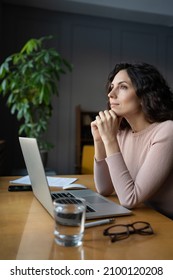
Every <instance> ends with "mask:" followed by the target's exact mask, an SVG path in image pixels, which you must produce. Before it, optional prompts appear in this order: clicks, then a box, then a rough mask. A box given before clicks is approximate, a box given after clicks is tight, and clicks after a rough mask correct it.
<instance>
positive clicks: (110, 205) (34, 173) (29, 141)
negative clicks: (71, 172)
mask: <svg viewBox="0 0 173 280" xmlns="http://www.w3.org/2000/svg"><path fill="white" fill-rule="evenodd" d="M19 142H20V146H21V149H22V153H23V157H24V161H25V164H26V168H27V172H28V175H29V177H30V181H31V185H32V190H33V193H34V195H35V197H36V198H37V199H38V201H39V202H40V203H41V204H42V206H43V207H44V208H45V209H46V210H47V211H48V213H49V214H50V215H51V216H52V217H53V218H54V214H53V200H54V199H56V198H59V197H60V198H61V197H62V198H64V197H68V198H70V197H81V198H84V199H85V200H86V206H87V207H86V208H87V210H86V219H97V218H105V217H116V216H124V215H130V214H131V213H132V212H131V211H130V210H129V209H126V208H125V207H123V206H121V205H119V204H117V203H115V202H112V201H111V200H109V199H108V198H106V197H104V196H102V195H100V194H99V193H97V192H95V191H92V190H90V189H79V190H60V191H56V192H55V191H54V192H51V191H50V187H49V185H48V182H47V177H46V174H45V170H44V167H43V163H42V160H41V156H40V152H39V148H38V144H37V140H36V139H35V138H27V137H19Z"/></svg>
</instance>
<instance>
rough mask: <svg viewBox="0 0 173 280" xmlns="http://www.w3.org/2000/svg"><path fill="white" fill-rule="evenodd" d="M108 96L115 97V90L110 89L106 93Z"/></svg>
mask: <svg viewBox="0 0 173 280" xmlns="http://www.w3.org/2000/svg"><path fill="white" fill-rule="evenodd" d="M108 97H109V98H117V94H116V90H115V89H114V90H111V91H110V92H109V93H108Z"/></svg>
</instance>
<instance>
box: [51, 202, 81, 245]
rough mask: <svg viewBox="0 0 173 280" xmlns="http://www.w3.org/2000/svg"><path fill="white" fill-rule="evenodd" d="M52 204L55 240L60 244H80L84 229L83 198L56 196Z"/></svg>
mask: <svg viewBox="0 0 173 280" xmlns="http://www.w3.org/2000/svg"><path fill="white" fill-rule="evenodd" d="M53 205H54V217H55V230H54V236H55V242H56V243H57V244H59V245H62V246H79V245H81V244H82V240H83V235H84V229H85V213H86V202H85V199H83V198H58V199H56V200H54V202H53Z"/></svg>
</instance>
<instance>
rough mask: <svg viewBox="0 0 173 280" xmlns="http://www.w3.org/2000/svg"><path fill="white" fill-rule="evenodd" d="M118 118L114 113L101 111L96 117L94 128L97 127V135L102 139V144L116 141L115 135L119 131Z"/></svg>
mask: <svg viewBox="0 0 173 280" xmlns="http://www.w3.org/2000/svg"><path fill="white" fill-rule="evenodd" d="M119 124H120V118H118V117H117V115H116V114H115V112H114V111H112V110H109V111H108V110H105V111H104V112H103V111H101V112H100V113H99V115H98V116H97V117H96V121H95V126H96V127H97V130H98V131H97V135H99V137H100V138H101V139H102V141H103V143H104V144H106V143H108V142H112V141H115V140H116V135H117V132H118V129H119Z"/></svg>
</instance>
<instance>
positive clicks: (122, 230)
mask: <svg viewBox="0 0 173 280" xmlns="http://www.w3.org/2000/svg"><path fill="white" fill-rule="evenodd" d="M108 235H109V236H110V237H111V241H112V242H115V241H118V240H122V239H125V238H127V237H128V236H129V230H128V228H127V227H126V226H123V225H117V226H113V227H111V228H109V231H108Z"/></svg>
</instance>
